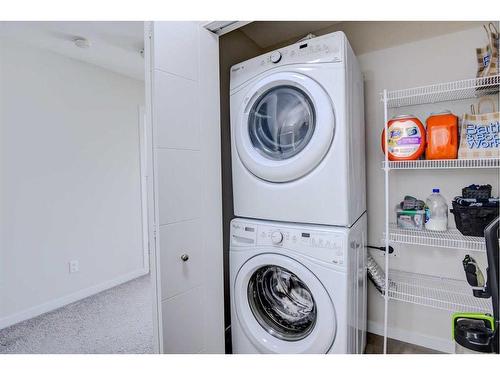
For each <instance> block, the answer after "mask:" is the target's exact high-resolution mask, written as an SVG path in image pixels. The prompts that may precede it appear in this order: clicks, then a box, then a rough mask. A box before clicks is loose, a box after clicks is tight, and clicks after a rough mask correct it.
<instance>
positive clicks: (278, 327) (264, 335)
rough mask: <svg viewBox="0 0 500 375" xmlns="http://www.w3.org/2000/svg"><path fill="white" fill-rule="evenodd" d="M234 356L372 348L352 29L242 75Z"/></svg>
mask: <svg viewBox="0 0 500 375" xmlns="http://www.w3.org/2000/svg"><path fill="white" fill-rule="evenodd" d="M230 87H231V88H230V90H231V91H230V97H231V99H230V106H231V138H232V175H233V197H234V213H235V216H237V218H236V219H233V221H232V222H231V233H230V236H231V241H230V252H229V257H230V260H229V262H230V283H231V284H230V287H231V290H230V292H231V293H230V296H231V325H232V346H233V352H234V353H362V352H363V351H364V347H365V342H366V280H367V278H366V237H367V233H366V232H367V229H366V195H365V139H364V134H365V130H364V111H363V106H364V102H363V79H362V75H361V72H360V69H359V66H358V62H357V60H356V57H355V56H354V53H353V51H352V48H351V46H350V45H349V42H348V41H347V39H346V37H345V35H344V34H343V33H342V32H335V33H332V34H328V35H325V36H322V37H317V38H313V39H309V40H307V41H303V42H299V43H296V44H293V45H291V46H289V47H286V48H283V49H280V50H277V51H273V52H270V53H267V54H265V55H262V56H258V57H255V58H253V59H251V60H248V61H245V62H242V63H240V64H237V65H235V66H233V67H232V68H231V86H230Z"/></svg>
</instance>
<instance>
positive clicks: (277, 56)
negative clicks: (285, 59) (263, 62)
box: [271, 51, 281, 64]
mask: <svg viewBox="0 0 500 375" xmlns="http://www.w3.org/2000/svg"><path fill="white" fill-rule="evenodd" d="M280 60H281V52H279V51H274V52H273V53H271V62H272V63H274V64H276V63H278V62H279V61H280Z"/></svg>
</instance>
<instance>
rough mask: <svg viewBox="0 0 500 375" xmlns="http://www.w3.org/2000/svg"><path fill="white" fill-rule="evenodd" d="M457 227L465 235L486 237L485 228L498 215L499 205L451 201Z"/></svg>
mask: <svg viewBox="0 0 500 375" xmlns="http://www.w3.org/2000/svg"><path fill="white" fill-rule="evenodd" d="M451 203H452V205H453V209H452V210H450V212H451V213H452V214H453V216H455V224H456V226H457V229H458V230H459V231H460V233H462V234H463V235H464V236H474V237H484V229H485V228H486V227H487V226H488V224H489V223H491V222H492V221H493V220H495V218H496V217H497V216H498V207H480V206H461V205H459V204H458V203H457V202H451Z"/></svg>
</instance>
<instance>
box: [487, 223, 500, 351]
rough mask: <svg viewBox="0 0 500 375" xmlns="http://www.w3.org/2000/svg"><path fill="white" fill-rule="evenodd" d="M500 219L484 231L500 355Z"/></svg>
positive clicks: (496, 348)
mask: <svg viewBox="0 0 500 375" xmlns="http://www.w3.org/2000/svg"><path fill="white" fill-rule="evenodd" d="M499 223H500V218H499V217H497V218H496V219H495V220H493V221H492V222H491V223H490V224H488V226H487V227H486V229H485V230H484V239H485V241H486V255H487V258H488V269H487V270H486V272H487V274H488V287H489V289H490V292H491V303H492V305H493V317H494V318H495V324H496V327H495V328H496V329H495V340H494V346H495V348H494V351H495V352H496V353H498V346H499V345H498V341H499V333H498V331H499V317H498V297H499V296H498V271H499V269H498V268H499V263H498V260H499V254H498V253H499V246H498V227H499Z"/></svg>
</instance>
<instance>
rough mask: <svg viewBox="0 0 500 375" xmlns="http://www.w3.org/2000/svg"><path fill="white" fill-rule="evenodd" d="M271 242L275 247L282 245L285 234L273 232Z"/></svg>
mask: <svg viewBox="0 0 500 375" xmlns="http://www.w3.org/2000/svg"><path fill="white" fill-rule="evenodd" d="M271 241H272V242H273V244H275V245H278V244H280V243H281V242H283V234H282V233H281V232H278V231H276V232H273V233H272V234H271Z"/></svg>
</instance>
